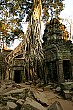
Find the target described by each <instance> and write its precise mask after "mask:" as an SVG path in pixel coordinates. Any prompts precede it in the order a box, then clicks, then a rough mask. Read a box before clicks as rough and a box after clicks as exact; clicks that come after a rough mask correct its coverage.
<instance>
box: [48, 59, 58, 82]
mask: <svg viewBox="0 0 73 110" xmlns="http://www.w3.org/2000/svg"><path fill="white" fill-rule="evenodd" d="M57 74H58V73H57V63H56V61H53V62H51V63H50V64H49V77H50V81H51V82H58V75H57Z"/></svg>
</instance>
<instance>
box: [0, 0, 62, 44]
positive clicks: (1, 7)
mask: <svg viewBox="0 0 73 110" xmlns="http://www.w3.org/2000/svg"><path fill="white" fill-rule="evenodd" d="M34 1H36V4H34ZM39 1H40V0H0V32H2V36H3V39H4V41H5V42H6V43H7V44H9V43H10V41H14V39H15V38H19V37H23V36H24V33H23V29H22V25H21V23H22V21H23V19H24V18H25V15H27V18H26V21H28V22H30V17H31V15H32V12H33V9H34V5H37V4H38V3H39ZM63 1H64V0H41V2H42V19H43V20H45V21H48V19H49V17H51V19H52V18H53V17H57V18H58V17H59V14H60V12H61V11H62V10H63V7H64V5H63Z"/></svg>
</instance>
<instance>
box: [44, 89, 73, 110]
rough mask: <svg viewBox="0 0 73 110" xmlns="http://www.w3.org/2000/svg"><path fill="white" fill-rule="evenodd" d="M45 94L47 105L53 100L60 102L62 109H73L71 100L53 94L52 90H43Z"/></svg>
mask: <svg viewBox="0 0 73 110" xmlns="http://www.w3.org/2000/svg"><path fill="white" fill-rule="evenodd" d="M44 93H45V94H46V96H47V99H48V103H49V105H51V104H53V103H54V102H55V101H58V102H60V104H61V106H62V108H63V110H73V102H72V101H69V100H64V99H63V98H61V97H59V96H58V95H57V94H54V93H53V92H52V91H49V92H48V91H44Z"/></svg>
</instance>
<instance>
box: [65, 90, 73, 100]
mask: <svg viewBox="0 0 73 110" xmlns="http://www.w3.org/2000/svg"><path fill="white" fill-rule="evenodd" d="M63 95H64V97H65V99H71V97H72V96H71V94H70V92H69V90H64V91H63Z"/></svg>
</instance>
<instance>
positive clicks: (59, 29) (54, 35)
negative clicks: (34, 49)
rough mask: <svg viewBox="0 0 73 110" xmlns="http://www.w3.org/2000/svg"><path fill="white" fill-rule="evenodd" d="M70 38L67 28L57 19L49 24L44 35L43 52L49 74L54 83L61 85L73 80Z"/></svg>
mask: <svg viewBox="0 0 73 110" xmlns="http://www.w3.org/2000/svg"><path fill="white" fill-rule="evenodd" d="M68 37H69V35H68V32H67V31H66V30H65V26H64V25H63V24H62V23H60V22H59V21H58V20H57V19H55V18H54V19H53V20H50V22H49V23H47V25H46V28H45V31H44V35H43V41H44V42H43V50H44V56H45V63H47V67H48V71H47V73H48V74H49V79H50V80H51V81H53V82H55V81H56V82H60V83H61V82H64V81H65V80H68V79H72V78H73V66H72V65H73V44H72V42H71V41H70V40H68ZM67 68H68V69H67ZM55 76H56V77H57V78H56V77H55Z"/></svg>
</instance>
